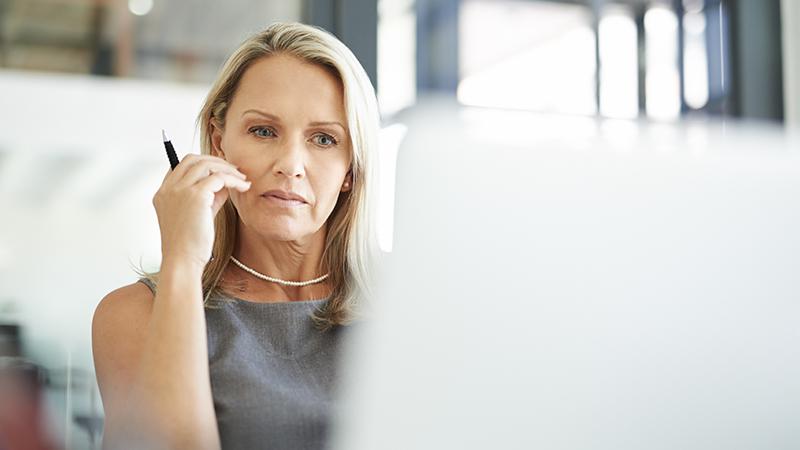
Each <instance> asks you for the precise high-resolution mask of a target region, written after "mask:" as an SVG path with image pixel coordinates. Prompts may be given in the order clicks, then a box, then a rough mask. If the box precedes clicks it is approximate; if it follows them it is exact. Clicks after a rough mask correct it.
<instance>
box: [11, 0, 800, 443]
mask: <svg viewBox="0 0 800 450" xmlns="http://www.w3.org/2000/svg"><path fill="white" fill-rule="evenodd" d="M273 21H303V22H306V23H311V24H315V25H319V26H322V27H324V28H326V29H328V30H329V31H332V32H333V33H335V34H336V35H337V36H339V37H340V38H341V39H342V40H343V41H344V42H345V43H346V44H347V45H348V46H349V47H350V48H351V49H352V50H353V51H354V52H355V53H356V55H357V56H358V57H359V59H360V60H361V62H362V63H363V65H364V67H365V68H366V70H367V72H368V73H369V75H370V77H371V78H372V81H373V83H374V84H375V86H376V89H377V93H378V98H379V102H380V105H381V112H382V115H383V120H384V123H385V126H386V128H385V132H384V134H383V143H384V148H382V152H383V153H385V154H386V155H389V157H388V158H386V161H388V163H387V164H386V165H385V171H386V175H387V177H386V178H385V179H387V180H391V173H392V170H393V169H392V165H391V159H392V158H391V155H392V152H393V151H394V150H396V147H397V143H398V140H399V139H401V138H402V128H398V127H397V125H398V124H400V125H401V126H402V123H403V122H404V120H405V119H406V118H408V117H410V116H411V115H413V114H414V110H415V108H416V107H417V105H419V104H422V103H424V102H425V101H426V100H427V99H428V98H429V97H435V98H436V99H440V100H441V99H445V100H446V101H449V102H452V103H454V104H459V105H462V106H461V107H462V108H490V109H496V110H501V111H502V110H509V109H510V110H523V111H532V112H535V113H541V114H548V115H567V116H570V117H572V118H575V117H577V118H580V117H584V118H586V121H588V123H591V124H595V125H597V126H591V127H589V128H588V130H589V131H583V132H582V133H583V135H582V138H584V139H587V140H588V142H591V139H592V138H593V137H595V136H599V135H601V134H604V135H610V136H605V137H606V138H610V139H612V140H613V139H614V138H615V137H620V138H622V139H623V140H624V139H625V138H627V137H629V136H630V135H631V134H632V133H633V134H635V133H636V130H637V126H638V124H641V123H643V122H647V123H654V122H655V123H663V124H665V125H666V126H669V127H673V129H674V128H675V127H680V126H682V124H686V126H687V127H690V128H691V130H693V131H692V133H693V136H694V139H696V140H699V142H702V140H703V135H704V133H705V131H704V130H705V128H704V127H703V124H704V123H720V122H736V121H759V122H763V123H768V124H770V126H773V127H784V128H785V129H787V130H790V129H793V128H794V127H796V126H798V125H800V3H798V2H796V1H794V0H784V1H780V0H759V1H752V0H661V1H659V0H619V1H603V0H571V1H567V0H564V1H532V0H461V1H459V0H416V1H415V0H288V1H283V0H282V1H277V0H275V1H272V0H260V1H253V0H232V1H225V2H216V1H210V0H195V1H192V2H184V1H178V0H0V99H1V100H0V102H2V106H3V107H2V108H0V124H1V125H0V201H2V216H0V217H1V218H0V362H1V363H0V366H1V367H2V368H4V370H3V372H1V373H7V374H15V375H14V377H12V378H13V380H15V381H14V383H17V384H12V383H11V382H5V383H4V382H3V380H2V379H0V430H2V426H5V427H6V429H8V427H9V426H13V424H14V423H15V422H14V421H13V417H12V416H14V412H15V411H17V412H18V411H21V409H16V410H15V409H14V408H15V406H13V405H15V403H14V402H12V401H10V400H9V399H11V398H12V396H11V394H10V393H15V395H14V398H16V397H20V398H18V399H17V400H18V401H19V402H20V403H17V405H19V404H22V403H24V402H25V401H26V399H27V400H30V399H34V403H33V405H34V406H36V407H34V408H33V409H31V410H30V411H28V413H26V414H28V415H27V416H24V418H25V420H24V421H23V422H24V423H26V424H28V425H26V426H27V427H29V431H30V430H33V431H32V432H36V433H38V434H40V435H45V436H47V437H48V438H49V439H50V442H51V443H52V445H53V446H54V447H55V448H99V438H100V435H99V433H100V429H101V426H102V407H101V402H100V398H99V394H98V391H97V386H96V381H95V377H94V370H93V363H92V355H91V342H90V327H91V317H92V313H93V311H94V308H95V306H96V305H97V303H98V302H99V300H100V299H101V298H102V297H103V296H104V295H105V294H107V293H108V292H110V291H111V290H113V289H115V288H117V287H120V286H122V285H125V284H128V283H131V282H133V281H134V280H135V274H134V272H133V271H132V269H131V267H132V266H138V265H140V264H141V265H142V266H143V267H144V268H146V269H154V268H156V267H157V265H158V262H159V258H160V255H159V249H160V242H159V234H158V226H157V222H156V216H155V212H154V211H153V209H152V205H151V203H150V202H151V198H152V195H153V193H154V192H155V191H156V189H157V188H158V186H159V184H160V182H161V179H162V177H163V175H164V173H165V170H166V168H167V163H166V159H165V156H164V153H163V147H162V145H161V141H160V130H161V129H162V128H165V129H166V130H167V132H168V133H169V134H170V135H171V136H172V137H173V143H175V146H176V148H177V149H178V153H179V155H181V156H182V155H183V154H185V153H188V152H195V153H196V152H198V151H199V146H198V142H199V140H198V138H197V134H196V130H195V123H194V120H195V116H196V114H197V112H198V111H199V108H200V105H201V103H202V101H203V98H204V96H205V93H206V91H207V89H208V87H209V86H210V83H211V82H212V80H213V78H214V76H215V75H216V73H217V71H218V69H219V68H220V65H221V64H222V63H223V61H224V60H225V58H226V56H227V55H228V54H229V53H230V52H231V51H232V50H234V49H235V48H236V46H237V45H238V43H239V42H240V41H241V40H243V39H244V38H245V37H246V36H248V35H249V34H251V33H253V32H255V31H257V30H259V29H260V28H262V27H263V26H265V25H266V24H268V23H270V22H273ZM573 131H574V130H573ZM387 183H389V184H390V181H389V182H387ZM382 192H384V193H385V201H384V206H383V214H382V237H381V239H382V240H381V245H382V247H383V248H384V250H386V251H389V250H390V249H391V186H388V185H387V186H386V187H385V189H383V190H382ZM387 204H388V205H389V206H388V207H387V206H386V205H387ZM20 374H21V375H20ZM9 379H11V378H9ZM19 380H25V381H23V382H22V383H23V385H24V386H26V387H25V388H24V389H23V388H21V387H20V386H21V385H20V384H18V383H20V381H19ZM20 393H21V394H20ZM17 394H19V395H17ZM4 395H5V397H4ZM4 410H5V411H4ZM9 411H11V413H12V414H11V415H9V414H8V413H9ZM17 416H18V417H17V419H19V420H22V419H21V418H22V417H23V415H22V414H21V413H20V414H17ZM36 423H39V424H40V426H41V429H38V431H36V427H37V425H36ZM0 437H1V436H0ZM2 448H4V447H3V442H2V439H0V449H2Z"/></svg>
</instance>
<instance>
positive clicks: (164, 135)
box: [161, 129, 169, 142]
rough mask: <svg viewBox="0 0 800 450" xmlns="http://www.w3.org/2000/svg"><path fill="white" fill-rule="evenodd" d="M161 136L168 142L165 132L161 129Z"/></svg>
mask: <svg viewBox="0 0 800 450" xmlns="http://www.w3.org/2000/svg"><path fill="white" fill-rule="evenodd" d="M161 137H162V138H164V142H169V138H168V137H167V132H166V131H164V130H163V129H162V130H161Z"/></svg>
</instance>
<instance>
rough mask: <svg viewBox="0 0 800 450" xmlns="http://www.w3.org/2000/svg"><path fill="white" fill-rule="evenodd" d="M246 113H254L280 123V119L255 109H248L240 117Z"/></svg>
mask: <svg viewBox="0 0 800 450" xmlns="http://www.w3.org/2000/svg"><path fill="white" fill-rule="evenodd" d="M247 113H255V114H258V115H259V116H264V117H267V118H270V119H272V120H274V121H276V122H280V121H281V119H280V117H278V116H276V115H274V114H270V113H268V112H265V111H259V110H257V109H248V110H247V111H245V112H243V113H242V116H244V115H245V114H247Z"/></svg>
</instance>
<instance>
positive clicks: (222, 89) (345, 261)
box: [147, 23, 380, 330]
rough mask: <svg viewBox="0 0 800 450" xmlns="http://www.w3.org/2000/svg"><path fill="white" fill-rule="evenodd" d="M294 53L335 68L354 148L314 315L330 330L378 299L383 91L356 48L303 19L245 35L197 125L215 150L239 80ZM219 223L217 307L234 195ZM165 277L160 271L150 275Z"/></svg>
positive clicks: (208, 279) (213, 286)
mask: <svg viewBox="0 0 800 450" xmlns="http://www.w3.org/2000/svg"><path fill="white" fill-rule="evenodd" d="M277 54H284V55H291V56H295V57H297V58H300V59H302V60H304V61H307V62H309V63H312V64H316V65H319V66H321V67H324V68H326V69H328V70H330V71H331V72H332V73H333V74H335V75H336V76H337V77H338V78H339V79H340V80H341V82H342V86H343V88H344V108H345V113H346V116H347V126H348V129H349V133H350V137H351V139H350V141H351V152H352V155H351V156H352V168H351V173H352V188H351V190H350V191H349V192H348V193H347V195H344V196H341V197H340V199H339V201H338V203H337V204H336V206H335V207H334V209H333V211H332V212H331V215H330V217H329V218H328V233H327V237H326V242H325V247H324V251H323V255H322V265H323V266H325V267H327V268H328V269H329V271H330V276H329V280H330V283H331V286H332V288H333V290H332V293H331V296H330V298H329V299H328V301H327V302H324V305H323V306H322V307H321V308H319V309H318V310H317V311H316V312H315V313H314V315H313V318H314V321H315V322H316V324H317V326H318V327H319V328H320V329H322V330H327V329H329V328H331V327H332V326H334V325H345V324H348V323H351V322H352V321H354V320H357V319H358V318H360V317H363V315H364V313H365V312H366V311H367V309H368V304H367V300H368V299H370V298H371V293H372V292H371V289H370V286H371V285H372V282H373V275H372V272H373V270H372V268H373V267H374V263H375V257H376V256H377V254H378V246H377V234H376V230H375V207H376V204H375V202H376V195H377V189H378V186H377V162H376V159H377V151H378V141H377V139H378V127H379V121H380V116H379V113H378V106H377V101H376V99H375V90H374V88H373V86H372V83H371V82H370V80H369V77H368V76H367V74H366V72H365V71H364V68H363V67H361V64H360V63H359V62H358V60H357V59H356V57H355V56H354V55H353V53H352V52H351V51H350V50H349V49H348V48H347V47H346V46H345V45H344V44H343V43H342V42H340V41H339V40H338V39H336V38H335V37H334V36H333V35H331V34H329V33H328V32H326V31H324V30H322V29H319V28H315V27H311V26H308V25H304V24H300V23H274V24H272V25H270V26H269V27H267V28H266V29H265V30H263V31H261V32H259V33H257V34H255V35H253V36H251V37H250V38H248V39H247V40H245V41H244V42H243V43H242V44H241V45H240V46H239V48H238V49H237V50H236V51H235V52H234V53H233V54H232V55H231V56H230V57H229V58H228V60H227V61H226V62H225V64H224V66H223V67H222V70H221V72H220V73H219V75H218V76H217V79H216V81H215V82H214V85H213V86H212V87H211V90H210V91H209V93H208V96H207V97H206V100H205V103H204V105H203V108H202V110H201V111H200V114H199V115H198V117H197V123H198V125H199V126H200V139H201V142H200V149H201V153H202V154H205V155H209V154H212V153H211V147H212V144H211V131H212V121H213V124H215V125H217V126H218V127H220V128H224V126H225V114H226V112H227V110H228V107H229V105H230V102H231V100H232V99H233V95H234V94H235V92H236V89H237V87H238V84H239V80H240V79H241V78H242V75H243V74H244V72H245V71H246V70H247V68H248V67H249V66H250V65H251V64H252V63H253V62H254V61H256V60H258V59H260V58H263V57H268V56H271V55H277ZM214 221H215V223H214V225H215V231H214V232H215V236H214V246H213V249H212V258H211V260H210V261H209V262H208V264H207V265H206V267H205V269H204V271H203V277H202V285H203V292H204V302H203V303H204V305H205V306H206V307H216V306H217V302H215V301H214V298H212V297H218V296H214V295H213V294H215V293H219V291H220V290H219V289H218V286H217V283H218V282H219V279H220V277H221V276H222V273H223V271H224V270H225V267H226V266H227V264H228V262H229V260H230V257H231V255H232V253H233V249H234V244H235V242H236V233H237V224H238V222H239V215H238V213H237V211H236V208H235V207H234V206H233V204H232V202H231V201H230V199H229V200H228V201H227V202H226V203H225V205H224V206H223V207H222V209H220V211H219V213H218V214H217V216H216V218H215V219H214ZM147 276H148V278H151V279H154V281H157V277H158V274H157V273H154V274H147Z"/></svg>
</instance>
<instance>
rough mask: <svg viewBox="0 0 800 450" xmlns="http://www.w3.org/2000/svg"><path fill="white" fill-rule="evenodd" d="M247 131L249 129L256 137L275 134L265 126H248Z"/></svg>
mask: <svg viewBox="0 0 800 450" xmlns="http://www.w3.org/2000/svg"><path fill="white" fill-rule="evenodd" d="M249 131H250V133H253V134H254V135H256V136H258V137H272V136H275V132H273V131H272V130H271V129H269V128H266V127H253V128H250V130H249Z"/></svg>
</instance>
